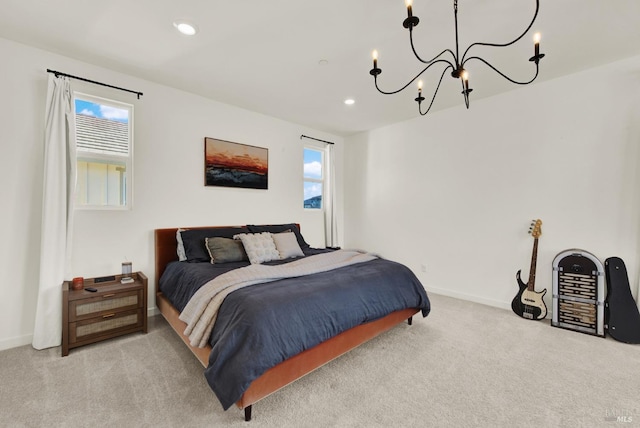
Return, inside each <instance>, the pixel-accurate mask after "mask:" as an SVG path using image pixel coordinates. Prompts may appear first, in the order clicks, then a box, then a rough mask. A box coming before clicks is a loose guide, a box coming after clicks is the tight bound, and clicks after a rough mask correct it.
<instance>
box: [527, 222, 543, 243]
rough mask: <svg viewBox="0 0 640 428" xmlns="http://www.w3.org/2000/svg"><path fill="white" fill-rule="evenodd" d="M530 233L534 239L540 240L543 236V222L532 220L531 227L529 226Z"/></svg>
mask: <svg viewBox="0 0 640 428" xmlns="http://www.w3.org/2000/svg"><path fill="white" fill-rule="evenodd" d="M529 233H530V234H531V236H533V237H534V238H536V239H537V238H539V237H540V235H542V220H540V219H537V220H532V221H531V225H530V226H529Z"/></svg>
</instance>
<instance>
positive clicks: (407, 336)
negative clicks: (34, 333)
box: [0, 294, 640, 428]
mask: <svg viewBox="0 0 640 428" xmlns="http://www.w3.org/2000/svg"><path fill="white" fill-rule="evenodd" d="M430 298H431V300H432V306H433V309H432V313H431V314H430V315H429V316H428V317H427V318H424V319H423V318H418V317H414V323H413V325H412V326H409V325H407V324H406V323H404V324H402V325H399V326H398V327H396V328H394V329H392V330H391V331H389V332H387V333H385V334H383V335H382V336H380V337H378V338H375V339H373V340H372V341H370V342H368V343H366V344H364V345H362V346H361V347H359V348H357V349H355V350H353V351H351V352H350V353H348V354H347V355H344V356H342V357H340V358H338V359H337V360H335V361H333V362H331V363H329V364H327V365H326V366H324V367H322V368H320V369H318V370H316V371H315V372H313V373H311V374H310V375H308V376H306V377H305V378H303V379H300V380H298V381H297V382H295V383H293V384H292V385H289V386H287V387H286V388H284V389H282V390H280V391H278V392H277V393H275V394H273V395H271V396H269V397H267V398H266V399H264V400H262V401H260V402H258V403H257V404H255V405H254V406H253V420H252V421H251V422H244V419H243V413H242V412H241V411H240V410H239V409H237V408H235V407H234V408H232V409H230V410H229V411H227V412H224V411H223V410H222V407H221V406H220V404H219V403H218V402H217V400H216V398H215V396H214V395H213V393H212V392H211V390H210V389H209V386H208V385H207V383H206V381H205V379H204V376H203V373H202V372H203V368H202V366H201V365H200V363H199V362H198V361H197V359H196V358H195V357H194V356H193V355H192V354H191V352H190V351H189V350H188V349H187V348H186V346H184V345H183V343H182V342H181V341H180V339H179V338H178V336H177V335H176V334H175V333H174V332H173V331H172V330H171V328H170V327H169V325H168V324H167V323H166V322H165V321H164V320H163V319H162V318H161V317H160V316H157V317H153V318H150V320H149V326H150V328H149V333H148V334H146V335H143V334H132V335H128V336H125V337H121V338H118V339H113V340H109V341H106V342H102V343H98V344H94V345H89V346H85V347H81V348H77V349H73V350H71V352H70V354H69V356H67V357H64V358H62V357H61V356H60V348H59V347H58V348H52V349H49V350H45V351H36V350H34V349H33V348H31V347H30V346H23V347H19V348H14V349H10V350H6V351H2V352H0V382H1V387H0V388H1V389H0V426H1V427H106V426H110V427H113V426H125V427H227V426H228V427H254V428H262V427H274V428H275V427H277V428H281V427H314V428H315V427H536V428H540V427H573V426H576V427H607V426H611V427H618V426H640V345H628V344H624V343H620V342H616V341H615V340H613V339H611V338H609V337H608V338H606V339H603V338H599V337H595V336H590V335H586V334H581V333H577V332H573V331H569V330H563V329H558V328H553V327H550V324H549V321H548V320H545V321H528V320H524V319H521V318H519V317H517V316H516V315H514V314H513V313H511V312H509V311H505V310H502V309H497V308H493V307H489V306H484V305H481V304H477V303H472V302H467V301H462V300H457V299H452V298H448V297H443V296H439V295H435V294H431V295H430Z"/></svg>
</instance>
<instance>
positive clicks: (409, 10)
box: [404, 0, 413, 18]
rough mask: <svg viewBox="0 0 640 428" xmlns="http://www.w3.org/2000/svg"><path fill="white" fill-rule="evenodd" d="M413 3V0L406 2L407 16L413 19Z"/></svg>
mask: <svg viewBox="0 0 640 428" xmlns="http://www.w3.org/2000/svg"><path fill="white" fill-rule="evenodd" d="M411 3H413V1H412V0H405V2H404V4H406V5H407V15H408V16H409V18H411V17H412V16H413V10H412V8H411Z"/></svg>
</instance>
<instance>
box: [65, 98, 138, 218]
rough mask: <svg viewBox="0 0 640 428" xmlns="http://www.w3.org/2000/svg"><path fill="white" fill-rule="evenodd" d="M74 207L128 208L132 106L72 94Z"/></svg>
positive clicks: (129, 196)
mask: <svg viewBox="0 0 640 428" xmlns="http://www.w3.org/2000/svg"><path fill="white" fill-rule="evenodd" d="M75 117H76V149H77V167H78V170H77V181H76V207H79V208H121V209H122V208H130V207H131V194H132V192H131V190H132V176H133V174H132V167H133V162H132V158H133V156H132V154H133V132H132V130H133V106H132V105H130V104H124V103H119V102H117V101H111V100H107V99H104V98H97V97H93V96H90V95H85V94H80V93H76V94H75Z"/></svg>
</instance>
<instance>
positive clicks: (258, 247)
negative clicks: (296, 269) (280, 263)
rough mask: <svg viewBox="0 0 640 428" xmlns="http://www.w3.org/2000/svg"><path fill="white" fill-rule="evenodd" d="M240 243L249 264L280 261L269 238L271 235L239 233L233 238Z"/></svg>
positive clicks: (278, 254)
mask: <svg viewBox="0 0 640 428" xmlns="http://www.w3.org/2000/svg"><path fill="white" fill-rule="evenodd" d="M233 239H239V240H241V241H242V245H243V246H244V250H245V251H246V252H247V256H248V257H249V261H250V262H251V264H254V265H255V264H259V263H263V262H269V261H271V260H278V259H280V253H279V252H278V250H277V249H276V244H275V243H274V242H273V238H271V233H269V232H263V233H241V234H239V235H236V236H234V237H233Z"/></svg>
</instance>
